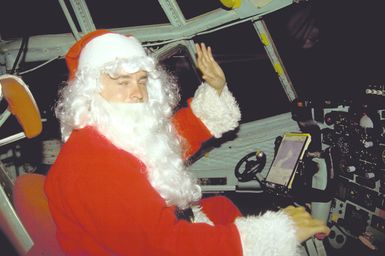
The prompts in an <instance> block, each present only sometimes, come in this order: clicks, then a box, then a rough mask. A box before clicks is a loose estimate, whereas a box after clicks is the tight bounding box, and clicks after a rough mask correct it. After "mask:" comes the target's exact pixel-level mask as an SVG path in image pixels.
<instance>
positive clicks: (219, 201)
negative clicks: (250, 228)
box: [200, 196, 242, 225]
mask: <svg viewBox="0 0 385 256" xmlns="http://www.w3.org/2000/svg"><path fill="white" fill-rule="evenodd" d="M200 205H201V206H202V210H203V212H204V213H205V214H206V215H207V217H208V218H209V219H210V220H211V221H212V222H213V223H214V224H215V225H226V224H229V223H233V222H234V221H235V219H236V218H237V217H240V216H241V215H242V214H241V212H240V211H239V209H238V207H237V206H236V205H235V204H234V203H233V202H232V201H231V200H230V199H228V198H227V197H225V196H213V197H208V198H205V199H202V200H201V202H200Z"/></svg>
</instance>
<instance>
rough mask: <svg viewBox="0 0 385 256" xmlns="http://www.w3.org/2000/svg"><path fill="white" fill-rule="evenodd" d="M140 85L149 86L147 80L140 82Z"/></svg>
mask: <svg viewBox="0 0 385 256" xmlns="http://www.w3.org/2000/svg"><path fill="white" fill-rule="evenodd" d="M139 84H140V85H143V86H146V85H147V80H143V81H139Z"/></svg>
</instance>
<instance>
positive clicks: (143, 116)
mask: <svg viewBox="0 0 385 256" xmlns="http://www.w3.org/2000/svg"><path fill="white" fill-rule="evenodd" d="M196 50H197V66H198V68H199V69H200V70H201V71H202V74H203V79H204V80H205V82H204V83H203V84H201V85H200V86H199V88H198V89H197V91H196V93H195V95H194V97H193V98H192V99H190V100H189V102H188V107H185V108H182V109H180V110H178V111H177V112H174V108H175V107H176V105H177V104H178V101H179V95H178V87H177V85H176V84H175V82H174V81H173V80H172V79H170V76H169V75H167V74H166V72H164V71H163V70H162V69H161V68H160V67H159V65H157V63H156V61H155V60H154V59H153V58H152V57H150V56H148V55H147V53H146V51H145V49H144V48H143V47H142V45H141V44H140V42H139V41H138V40H137V39H136V38H134V37H133V36H124V35H120V34H117V33H112V32H110V31H107V30H97V31H94V32H92V33H90V34H88V35H86V36H85V37H83V38H82V39H81V40H79V41H78V42H77V43H76V44H75V45H74V46H73V47H72V48H71V49H70V50H69V52H68V54H67V55H66V61H67V65H68V68H69V72H70V78H69V80H68V85H66V86H65V87H64V88H63V89H62V90H61V92H60V98H59V100H58V103H57V107H56V114H57V117H58V119H59V120H60V123H61V129H62V135H63V140H64V141H65V143H64V145H63V147H62V149H61V152H60V154H59V156H58V158H57V160H56V162H55V163H54V164H53V166H52V168H51V169H50V171H49V173H48V177H47V179H46V183H45V192H46V194H47V197H48V202H49V207H50V210H51V213H52V215H53V218H54V221H55V223H56V225H57V238H58V241H59V243H60V246H61V247H62V249H63V251H64V252H65V253H66V254H68V255H232V256H233V255H269V256H271V255H295V254H296V252H297V246H298V244H299V243H300V242H302V241H303V240H305V239H306V238H308V237H310V236H311V235H313V234H314V233H315V232H320V231H323V232H325V233H326V232H328V230H327V228H326V227H325V226H324V225H323V224H322V223H321V222H318V221H316V220H314V219H311V217H310V215H309V214H308V213H306V212H305V211H304V210H303V208H294V207H289V208H287V209H285V210H283V211H279V212H267V213H265V214H264V215H262V216H248V217H242V216H241V214H240V212H239V210H238V209H237V208H236V206H235V205H234V204H233V203H232V202H231V201H229V200H228V199H226V198H225V197H211V198H208V199H203V200H201V190H200V187H199V185H198V184H197V183H196V180H195V179H193V178H192V176H191V175H190V174H189V173H188V172H187V171H186V170H185V162H184V160H185V159H187V158H188V157H190V156H191V155H192V154H194V153H195V152H196V151H197V150H198V149H199V148H200V146H201V144H202V143H203V142H204V141H206V140H208V139H210V138H211V137H213V136H214V137H217V138H218V137H221V135H222V134H223V133H224V132H226V131H229V130H231V129H234V128H236V127H237V126H238V122H239V120H240V117H241V115H240V111H239V108H238V105H237V102H236V101H235V99H234V97H233V96H232V94H231V93H230V91H229V90H228V88H227V86H226V80H225V75H224V74H223V71H222V69H221V68H220V67H219V66H218V64H217V63H216V61H215V60H214V58H213V56H212V53H211V48H210V47H206V46H205V45H204V44H199V45H196ZM190 209H191V210H190ZM189 212H190V213H191V214H188V213H189ZM304 223H305V224H304Z"/></svg>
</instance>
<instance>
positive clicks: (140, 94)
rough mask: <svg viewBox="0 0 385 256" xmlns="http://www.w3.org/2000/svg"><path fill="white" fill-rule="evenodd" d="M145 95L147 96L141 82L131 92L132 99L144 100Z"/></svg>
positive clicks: (132, 100) (136, 100)
mask: <svg viewBox="0 0 385 256" xmlns="http://www.w3.org/2000/svg"><path fill="white" fill-rule="evenodd" d="M144 97H145V89H144V88H143V86H141V85H140V84H139V83H136V84H135V86H134V88H133V90H132V92H131V94H130V101H131V102H143V100H144Z"/></svg>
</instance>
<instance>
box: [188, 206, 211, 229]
mask: <svg viewBox="0 0 385 256" xmlns="http://www.w3.org/2000/svg"><path fill="white" fill-rule="evenodd" d="M191 209H192V211H193V213H194V223H206V224H209V225H211V226H214V223H213V222H212V221H211V220H210V219H209V217H207V215H206V214H205V213H204V212H203V211H202V208H201V207H200V206H192V207H191Z"/></svg>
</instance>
